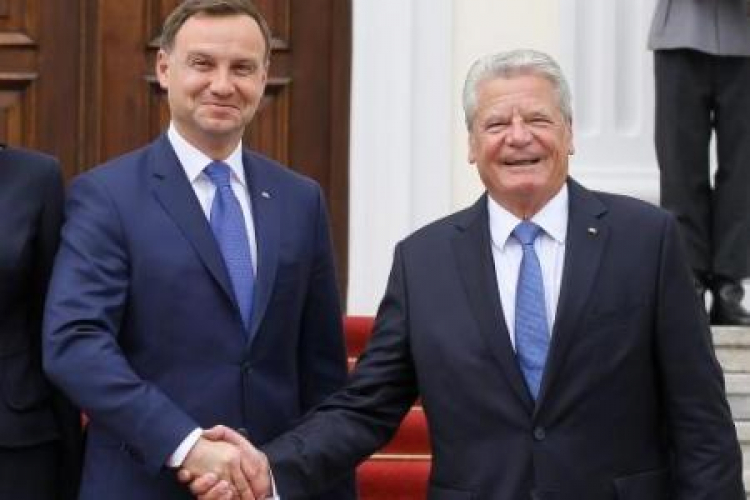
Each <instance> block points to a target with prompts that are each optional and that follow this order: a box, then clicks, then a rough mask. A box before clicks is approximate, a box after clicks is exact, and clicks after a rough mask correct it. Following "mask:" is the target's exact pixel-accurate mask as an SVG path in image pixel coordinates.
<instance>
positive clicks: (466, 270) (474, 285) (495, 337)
mask: <svg viewBox="0 0 750 500" xmlns="http://www.w3.org/2000/svg"><path fill="white" fill-rule="evenodd" d="M465 214H466V218H465V219H464V223H460V224H459V230H460V233H459V234H458V236H456V238H455V239H454V240H453V250H454V254H455V257H456V265H457V266H458V269H459V270H460V271H459V275H460V276H461V279H462V284H463V288H464V292H465V293H466V295H467V296H468V302H469V305H470V307H471V309H472V312H473V314H474V318H475V319H476V320H477V324H478V325H479V331H480V332H481V334H482V336H483V337H484V339H485V341H486V342H487V345H488V346H489V348H490V352H492V354H493V355H494V356H495V357H496V358H497V360H498V361H499V364H500V368H501V369H502V371H503V373H504V374H505V377H506V378H507V380H508V383H509V384H510V386H511V387H512V388H513V391H514V392H515V393H516V395H517V396H518V398H519V399H520V400H521V402H522V403H523V405H524V406H525V407H526V408H527V409H528V411H529V412H531V409H532V408H533V401H532V399H531V396H530V394H529V391H528V389H527V388H526V385H525V383H524V381H523V375H522V374H521V370H520V369H519V368H518V363H517V362H516V356H515V352H514V350H513V346H512V345H511V342H510V335H509V333H508V328H507V327H506V325H505V319H504V315H503V312H502V305H501V303H500V296H499V291H498V286H497V279H496V274H495V266H494V260H493V258H492V248H491V242H490V234H489V221H488V215H487V195H484V196H482V197H481V198H480V199H479V201H477V202H476V203H475V204H474V206H473V207H472V208H470V209H469V210H467V212H465Z"/></svg>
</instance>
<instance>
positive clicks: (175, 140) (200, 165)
mask: <svg viewBox="0 0 750 500" xmlns="http://www.w3.org/2000/svg"><path fill="white" fill-rule="evenodd" d="M167 138H168V139H169V142H170V143H171V144H172V148H174V152H175V153H176V154H177V159H178V160H180V164H181V165H182V168H183V169H185V174H187V178H188V180H189V181H190V183H191V184H192V183H194V182H195V181H196V180H197V179H198V178H199V176H200V175H201V174H202V173H203V169H204V168H206V167H207V166H208V164H209V163H211V162H212V161H213V160H212V159H211V158H209V157H208V156H206V154H205V153H204V152H203V151H201V150H200V149H198V148H196V147H195V146H193V145H192V144H190V143H189V142H188V141H187V139H185V138H184V137H183V136H182V135H180V133H179V132H178V131H177V128H176V127H175V126H174V123H170V124H169V129H168V130H167ZM222 161H223V162H224V163H226V164H227V165H229V168H230V170H231V171H232V175H233V177H234V178H235V179H236V180H238V181H239V182H240V184H242V186H243V187H246V186H247V184H246V183H245V169H244V167H243V165H242V141H240V142H239V144H237V147H236V148H234V151H232V152H231V153H230V154H229V156H228V157H227V158H225V159H224V160H222ZM204 175H205V174H204Z"/></svg>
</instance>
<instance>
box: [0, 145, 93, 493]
mask: <svg viewBox="0 0 750 500" xmlns="http://www.w3.org/2000/svg"><path fill="white" fill-rule="evenodd" d="M0 148H2V146H0ZM62 197H63V183H62V177H61V176H60V168H59V165H58V163H57V160H55V159H54V158H52V157H50V156H46V155H42V154H40V153H35V152H31V151H24V150H19V149H0V214H2V215H1V216H0V396H1V397H0V447H2V448H19V447H26V446H34V445H38V444H43V443H49V442H52V441H60V442H61V443H62V445H63V446H62V450H63V454H62V455H61V457H62V458H63V462H62V464H63V465H64V467H65V469H64V471H63V476H64V478H65V480H64V481H63V483H61V486H60V492H61V498H73V497H74V496H75V492H76V489H77V484H78V479H79V471H80V461H81V451H82V435H81V426H80V416H79V413H78V411H77V410H76V409H75V408H73V407H72V406H71V405H70V404H69V403H68V402H67V401H65V399H64V398H63V397H62V395H60V394H58V393H57V392H56V391H54V390H53V389H52V388H51V386H50V384H49V383H48V382H47V380H46V378H45V377H44V374H43V372H42V364H41V325H42V311H43V305H44V296H45V293H46V292H47V282H48V280H49V274H50V271H51V268H52V260H53V258H54V255H55V251H56V249H57V245H58V241H59V231H60V224H61V222H62V209H63V207H62V204H63V200H62ZM44 465H45V464H29V465H28V467H29V468H33V467H35V466H44ZM56 467H57V465H56V464H46V467H45V470H48V471H51V472H53V473H55V474H56V473H57V471H56V470H55V469H56ZM0 489H2V488H0Z"/></svg>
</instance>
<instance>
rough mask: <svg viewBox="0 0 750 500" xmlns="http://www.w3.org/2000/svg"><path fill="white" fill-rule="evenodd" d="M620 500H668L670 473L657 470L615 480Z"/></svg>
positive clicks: (664, 470)
mask: <svg viewBox="0 0 750 500" xmlns="http://www.w3.org/2000/svg"><path fill="white" fill-rule="evenodd" d="M614 484H615V491H617V498H618V499H619V500H668V499H669V472H668V471H667V469H656V470H651V471H647V472H640V473H638V474H633V475H631V476H623V477H618V478H615V479H614Z"/></svg>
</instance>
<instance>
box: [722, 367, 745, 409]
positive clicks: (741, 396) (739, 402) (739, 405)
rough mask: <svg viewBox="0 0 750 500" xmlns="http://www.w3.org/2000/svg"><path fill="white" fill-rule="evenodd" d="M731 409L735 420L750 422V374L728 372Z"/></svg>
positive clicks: (726, 381)
mask: <svg viewBox="0 0 750 500" xmlns="http://www.w3.org/2000/svg"><path fill="white" fill-rule="evenodd" d="M724 381H725V384H726V388H727V398H728V399H729V407H730V408H731V409H732V417H733V418H734V419H735V420H750V373H737V372H726V373H725V374H724Z"/></svg>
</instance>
